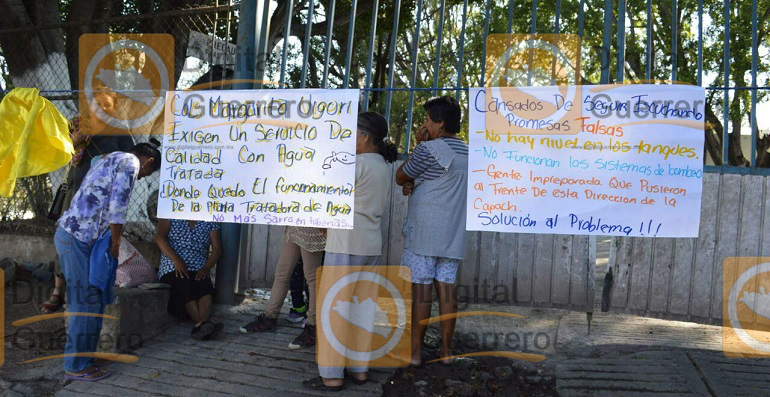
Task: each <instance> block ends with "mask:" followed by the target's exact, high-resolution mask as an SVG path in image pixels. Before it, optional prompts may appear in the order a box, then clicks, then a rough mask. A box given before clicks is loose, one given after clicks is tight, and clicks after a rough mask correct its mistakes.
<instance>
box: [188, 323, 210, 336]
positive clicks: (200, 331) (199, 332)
mask: <svg viewBox="0 0 770 397" xmlns="http://www.w3.org/2000/svg"><path fill="white" fill-rule="evenodd" d="M215 328H216V326H215V325H214V323H212V322H211V321H204V322H202V323H201V325H199V326H197V327H193V329H192V331H191V332H190V335H192V337H193V338H195V339H198V340H203V339H206V338H207V337H208V336H210V335H211V333H212V332H214V330H215Z"/></svg>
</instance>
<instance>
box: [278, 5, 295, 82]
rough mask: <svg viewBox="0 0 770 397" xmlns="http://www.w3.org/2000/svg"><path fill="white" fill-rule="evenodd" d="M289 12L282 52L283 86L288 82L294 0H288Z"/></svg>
mask: <svg viewBox="0 0 770 397" xmlns="http://www.w3.org/2000/svg"><path fill="white" fill-rule="evenodd" d="M288 7H289V12H288V13H287V14H286V28H285V29H284V31H283V53H282V54H281V87H285V85H284V84H286V54H287V51H288V50H289V32H291V15H292V14H293V13H294V0H288Z"/></svg>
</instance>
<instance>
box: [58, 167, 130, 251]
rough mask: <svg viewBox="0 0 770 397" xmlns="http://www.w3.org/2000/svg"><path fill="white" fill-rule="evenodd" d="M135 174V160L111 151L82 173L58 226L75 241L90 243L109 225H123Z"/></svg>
mask: <svg viewBox="0 0 770 397" xmlns="http://www.w3.org/2000/svg"><path fill="white" fill-rule="evenodd" d="M138 175H139V159H138V158H137V157H136V156H134V155H133V154H131V153H124V152H114V153H110V154H108V155H106V156H104V158H102V159H101V160H99V161H97V162H96V164H94V165H93V166H92V167H91V169H90V170H89V171H88V174H86V176H85V178H84V179H83V184H81V185H80V189H78V191H77V193H75V197H73V198H72V204H71V205H70V208H69V209H68V210H67V212H65V213H64V214H63V215H62V217H61V219H59V226H61V227H62V229H64V230H66V231H67V232H69V233H70V234H71V235H72V236H73V237H75V238H76V239H78V240H80V241H82V242H84V243H87V244H92V243H93V242H94V241H96V239H98V238H99V236H101V235H102V233H104V232H105V231H106V230H107V228H108V227H109V225H110V224H117V225H122V224H124V223H125V218H126V212H127V211H128V199H129V197H130V196H131V191H132V190H133V189H134V183H135V182H136V178H137V176H138Z"/></svg>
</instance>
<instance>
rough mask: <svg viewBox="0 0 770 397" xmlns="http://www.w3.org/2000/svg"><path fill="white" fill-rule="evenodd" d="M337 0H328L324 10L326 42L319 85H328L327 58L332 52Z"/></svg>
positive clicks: (324, 86)
mask: <svg viewBox="0 0 770 397" xmlns="http://www.w3.org/2000/svg"><path fill="white" fill-rule="evenodd" d="M336 3H337V0H329V8H328V9H327V10H326V24H327V27H326V44H325V46H324V75H323V80H321V87H323V88H328V87H329V58H330V57H331V52H332V34H333V33H334V29H333V28H334V8H335V6H336Z"/></svg>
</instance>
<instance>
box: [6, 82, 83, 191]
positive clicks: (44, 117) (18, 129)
mask: <svg viewBox="0 0 770 397" xmlns="http://www.w3.org/2000/svg"><path fill="white" fill-rule="evenodd" d="M74 153H75V150H74V148H73V147H72V140H71V139H70V134H69V127H68V126H67V119H66V118H65V117H64V116H63V115H62V114H61V113H60V112H59V110H58V109H56V107H55V106H54V105H53V104H52V103H51V102H49V101H48V100H47V99H45V98H43V97H41V96H40V93H39V92H38V90H37V89H35V88H15V89H13V90H12V91H11V92H10V93H8V95H6V96H5V98H3V101H2V102H0V196H5V197H10V196H11V195H12V194H13V189H14V187H15V186H16V179H18V178H23V177H27V176H35V175H42V174H46V173H49V172H51V171H55V170H57V169H59V168H61V167H62V166H64V165H66V164H67V163H68V162H69V161H70V159H71V158H72V155H73V154H74Z"/></svg>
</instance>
